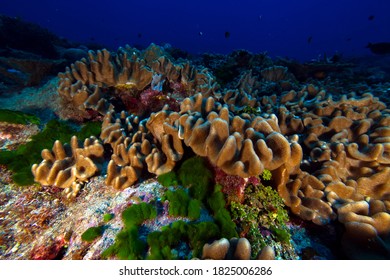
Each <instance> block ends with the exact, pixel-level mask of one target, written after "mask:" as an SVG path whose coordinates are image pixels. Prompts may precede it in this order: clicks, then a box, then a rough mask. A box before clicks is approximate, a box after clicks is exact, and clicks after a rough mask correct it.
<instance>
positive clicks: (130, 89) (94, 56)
mask: <svg viewBox="0 0 390 280" xmlns="http://www.w3.org/2000/svg"><path fill="white" fill-rule="evenodd" d="M58 76H59V78H60V82H59V87H58V93H59V95H60V97H61V98H62V101H63V102H64V103H65V105H67V106H66V107H71V108H73V110H76V111H77V112H78V114H79V115H80V116H81V117H83V118H90V116H89V115H88V114H87V113H88V110H92V111H93V112H97V113H100V114H101V115H104V114H105V113H107V112H109V111H110V110H112V109H113V108H114V107H118V106H119V107H123V108H126V109H127V110H128V111H132V110H135V109H136V107H137V106H136V105H135V104H133V103H140V102H139V101H137V100H139V98H140V94H141V93H142V91H144V90H146V89H147V88H150V89H151V90H157V91H164V95H166V96H167V98H168V99H169V98H173V99H179V100H181V99H182V98H183V96H184V97H185V96H189V95H192V94H194V93H197V92H201V93H203V94H206V95H212V94H213V93H214V91H215V89H216V87H217V84H216V83H215V82H214V80H213V77H212V76H211V75H210V73H209V72H208V71H207V69H204V68H202V69H201V68H195V67H194V66H191V65H190V64H189V63H178V64H175V63H173V62H172V61H171V60H170V59H169V58H168V57H167V55H166V54H165V53H164V51H163V49H162V48H160V47H158V46H156V45H153V44H152V45H151V46H150V47H149V48H148V49H147V50H145V52H144V54H142V53H141V52H139V51H138V50H136V49H132V48H130V47H128V46H127V47H126V48H119V50H118V52H117V53H111V52H109V51H108V50H106V49H104V50H101V51H100V50H99V51H97V52H93V51H89V52H88V58H83V59H81V60H80V61H77V62H75V63H74V64H72V65H71V66H70V67H67V68H66V70H65V72H64V73H59V75H58ZM163 86H164V87H163ZM123 108H122V109H123ZM120 109H121V108H119V110H120ZM159 109H161V107H160V108H159ZM117 110H118V108H117ZM60 113H61V112H60ZM132 113H135V112H132ZM138 113H140V112H138ZM141 113H142V112H141ZM63 115H64V117H65V114H63ZM80 116H76V115H75V116H74V118H79V119H80Z"/></svg>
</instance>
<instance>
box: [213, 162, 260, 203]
mask: <svg viewBox="0 0 390 280" xmlns="http://www.w3.org/2000/svg"><path fill="white" fill-rule="evenodd" d="M215 182H216V183H217V184H220V185H221V186H222V192H223V193H225V194H226V195H227V202H228V203H230V202H231V201H235V202H240V203H241V202H243V200H244V191H245V187H246V186H248V185H249V184H252V185H258V184H259V183H260V180H259V179H258V178H257V177H254V176H252V177H249V178H247V179H244V178H242V177H240V176H237V175H229V174H226V173H225V172H224V171H223V170H222V169H220V168H218V167H215Z"/></svg>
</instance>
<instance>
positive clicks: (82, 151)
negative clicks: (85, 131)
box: [32, 136, 104, 198]
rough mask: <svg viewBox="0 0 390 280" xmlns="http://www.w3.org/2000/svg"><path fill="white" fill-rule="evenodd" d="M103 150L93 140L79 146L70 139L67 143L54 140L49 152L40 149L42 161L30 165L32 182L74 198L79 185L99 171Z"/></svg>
mask: <svg viewBox="0 0 390 280" xmlns="http://www.w3.org/2000/svg"><path fill="white" fill-rule="evenodd" d="M103 156H104V149H103V146H102V145H101V143H100V142H99V141H98V140H97V139H96V138H95V137H90V138H87V139H85V141H84V143H80V142H79V141H78V139H77V137H76V136H73V137H72V139H71V142H70V144H65V145H63V144H62V143H61V142H60V141H56V142H55V143H54V145H53V149H52V151H50V150H47V149H45V150H43V151H42V158H43V161H42V162H41V163H40V164H34V165H33V166H32V173H33V175H34V179H35V181H36V182H38V183H40V184H41V185H44V186H50V185H52V186H55V187H59V188H62V189H65V190H64V192H65V193H66V194H67V197H68V198H70V197H75V196H76V195H77V193H78V192H79V190H80V187H81V185H82V184H83V183H85V182H86V181H88V179H89V178H91V177H92V176H94V175H96V174H97V173H99V172H100V171H101V170H102V162H103Z"/></svg>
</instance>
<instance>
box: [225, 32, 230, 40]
mask: <svg viewBox="0 0 390 280" xmlns="http://www.w3.org/2000/svg"><path fill="white" fill-rule="evenodd" d="M225 38H226V39H229V38H230V32H229V31H226V32H225Z"/></svg>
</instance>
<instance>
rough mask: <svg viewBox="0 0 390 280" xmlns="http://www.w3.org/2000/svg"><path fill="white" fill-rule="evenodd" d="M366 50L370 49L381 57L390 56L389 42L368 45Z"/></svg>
mask: <svg viewBox="0 0 390 280" xmlns="http://www.w3.org/2000/svg"><path fill="white" fill-rule="evenodd" d="M366 48H369V49H370V51H371V52H372V53H374V54H379V55H384V54H390V43H389V42H380V43H368V45H367V46H366Z"/></svg>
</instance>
